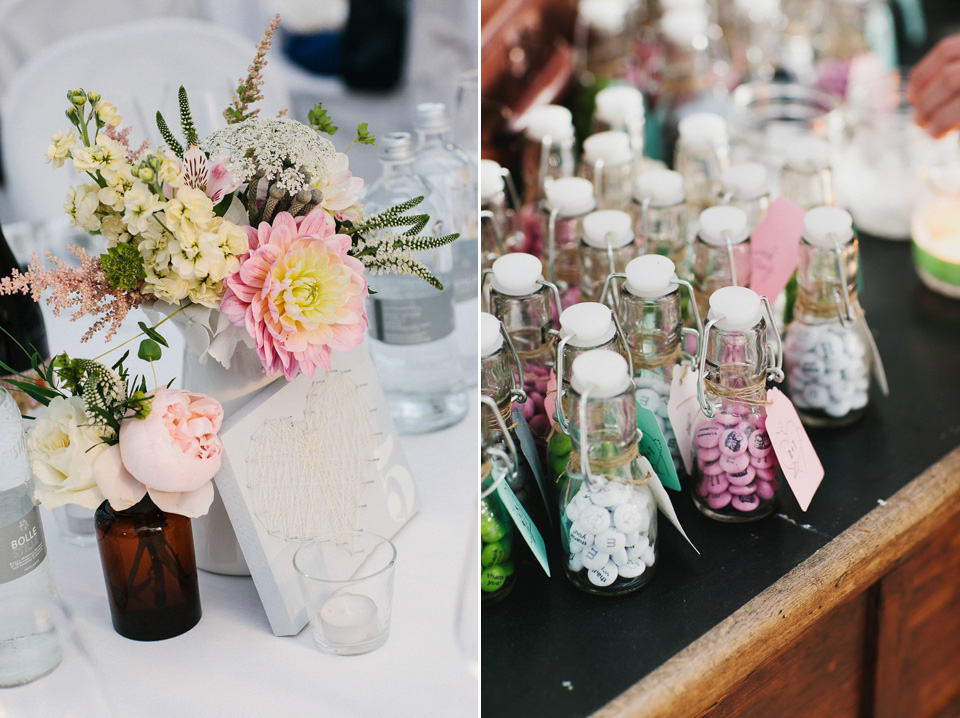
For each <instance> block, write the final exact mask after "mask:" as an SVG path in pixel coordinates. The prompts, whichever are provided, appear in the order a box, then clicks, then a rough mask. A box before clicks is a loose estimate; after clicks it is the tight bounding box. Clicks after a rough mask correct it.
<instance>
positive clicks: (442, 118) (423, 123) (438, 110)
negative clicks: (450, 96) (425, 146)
mask: <svg viewBox="0 0 960 718" xmlns="http://www.w3.org/2000/svg"><path fill="white" fill-rule="evenodd" d="M414 127H416V128H417V129H418V130H421V131H422V132H448V131H449V130H450V119H449V117H448V115H447V106H446V105H444V104H443V103H442V102H421V103H420V104H419V105H417V109H416V114H415V117H414Z"/></svg>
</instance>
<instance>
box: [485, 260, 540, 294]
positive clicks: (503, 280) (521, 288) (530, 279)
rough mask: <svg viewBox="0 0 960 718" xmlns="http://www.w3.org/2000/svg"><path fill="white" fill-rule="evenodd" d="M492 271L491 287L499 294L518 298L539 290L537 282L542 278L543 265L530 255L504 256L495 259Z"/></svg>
mask: <svg viewBox="0 0 960 718" xmlns="http://www.w3.org/2000/svg"><path fill="white" fill-rule="evenodd" d="M492 269H493V287H494V289H496V290H497V291H498V292H500V293H501V294H509V295H510V296H512V297H519V296H522V295H524V294H533V293H534V292H535V291H537V290H538V289H539V288H540V285H539V284H537V280H538V279H540V278H541V277H542V276H543V264H542V263H541V262H540V260H539V259H537V258H536V257H534V256H533V255H532V254H526V253H524V252H513V253H512V254H505V255H503V256H502V257H498V258H497V260H496V261H495V262H494V263H493V267H492Z"/></svg>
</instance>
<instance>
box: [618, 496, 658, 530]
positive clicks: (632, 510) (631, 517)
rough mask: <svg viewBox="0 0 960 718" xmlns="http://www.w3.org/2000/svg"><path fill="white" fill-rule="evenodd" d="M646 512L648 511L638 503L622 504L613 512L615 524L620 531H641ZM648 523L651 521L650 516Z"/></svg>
mask: <svg viewBox="0 0 960 718" xmlns="http://www.w3.org/2000/svg"><path fill="white" fill-rule="evenodd" d="M644 513H646V512H645V511H644V510H643V509H642V508H640V506H638V505H637V504H636V503H632V502H631V503H629V504H621V505H620V506H618V507H617V508H616V510H615V511H614V512H613V525H614V526H616V527H617V530H618V531H623V533H625V534H629V533H632V532H634V531H639V530H640V526H641V524H643V514H644ZM647 523H648V524H649V523H650V519H649V517H648V518H647Z"/></svg>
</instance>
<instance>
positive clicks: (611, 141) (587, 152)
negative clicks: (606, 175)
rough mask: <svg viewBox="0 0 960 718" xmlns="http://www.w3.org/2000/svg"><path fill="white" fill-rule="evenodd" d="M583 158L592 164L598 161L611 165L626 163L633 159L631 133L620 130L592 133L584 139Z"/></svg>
mask: <svg viewBox="0 0 960 718" xmlns="http://www.w3.org/2000/svg"><path fill="white" fill-rule="evenodd" d="M583 158H584V159H585V160H586V161H587V163H589V164H591V165H592V164H596V163H597V162H598V161H602V162H603V164H605V165H611V166H618V165H622V164H626V163H627V162H630V161H631V160H632V159H633V151H632V150H631V149H630V135H628V134H627V133H626V132H621V131H620V130H609V131H607V132H597V133H596V134H593V135H590V136H589V137H588V138H587V139H585V140H584V141H583Z"/></svg>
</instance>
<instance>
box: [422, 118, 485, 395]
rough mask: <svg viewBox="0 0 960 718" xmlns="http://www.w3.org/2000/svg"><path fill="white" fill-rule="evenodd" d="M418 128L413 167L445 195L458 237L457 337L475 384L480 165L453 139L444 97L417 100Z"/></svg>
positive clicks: (467, 374)
mask: <svg viewBox="0 0 960 718" xmlns="http://www.w3.org/2000/svg"><path fill="white" fill-rule="evenodd" d="M415 127H416V131H417V138H418V142H417V150H416V154H415V156H414V160H413V171H414V172H416V173H417V174H418V175H420V176H421V177H423V178H424V179H425V180H426V181H427V182H428V183H429V184H430V185H431V186H432V187H433V189H434V191H435V192H437V193H439V194H440V195H441V196H442V197H443V198H444V202H445V204H446V205H447V207H448V210H449V215H448V217H449V226H450V227H451V229H449V230H448V232H457V233H459V234H460V236H459V237H457V239H456V240H454V242H453V244H452V245H451V248H452V250H453V302H454V313H455V315H456V316H455V323H456V333H457V341H458V343H459V345H460V360H461V362H462V366H463V369H464V371H463V376H464V379H465V380H466V383H467V384H468V385H472V384H473V382H474V380H475V378H476V372H474V371H470V369H471V368H472V367H475V366H476V365H477V349H476V347H477V314H478V313H479V311H480V271H479V269H478V268H477V249H478V245H479V240H478V237H477V232H478V226H477V219H478V218H477V205H478V202H477V190H478V188H477V167H476V165H475V163H474V160H472V159H471V158H470V157H468V156H467V154H466V153H465V152H464V151H463V150H461V149H460V148H459V147H457V146H456V145H454V144H453V143H451V142H450V139H449V136H450V120H449V117H448V116H447V108H446V106H445V105H444V104H443V103H440V102H424V103H421V104H419V105H417V110H416V121H415Z"/></svg>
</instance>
